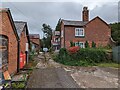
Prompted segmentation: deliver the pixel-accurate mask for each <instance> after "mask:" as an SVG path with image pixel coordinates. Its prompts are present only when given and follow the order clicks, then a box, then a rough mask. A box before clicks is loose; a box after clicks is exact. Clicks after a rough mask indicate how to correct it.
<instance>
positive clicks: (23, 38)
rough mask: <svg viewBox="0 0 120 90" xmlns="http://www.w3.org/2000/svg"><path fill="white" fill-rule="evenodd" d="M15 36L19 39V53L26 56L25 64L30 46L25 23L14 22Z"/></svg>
mask: <svg viewBox="0 0 120 90" xmlns="http://www.w3.org/2000/svg"><path fill="white" fill-rule="evenodd" d="M14 24H15V27H16V30H17V34H18V36H19V39H20V53H22V54H25V55H26V62H28V53H29V46H30V39H29V31H28V27H27V22H23V21H14Z"/></svg>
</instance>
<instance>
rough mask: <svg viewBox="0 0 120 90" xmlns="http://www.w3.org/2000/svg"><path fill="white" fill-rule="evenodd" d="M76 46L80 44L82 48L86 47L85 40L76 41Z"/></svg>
mask: <svg viewBox="0 0 120 90" xmlns="http://www.w3.org/2000/svg"><path fill="white" fill-rule="evenodd" d="M75 46H80V47H81V48H85V46H84V42H75Z"/></svg>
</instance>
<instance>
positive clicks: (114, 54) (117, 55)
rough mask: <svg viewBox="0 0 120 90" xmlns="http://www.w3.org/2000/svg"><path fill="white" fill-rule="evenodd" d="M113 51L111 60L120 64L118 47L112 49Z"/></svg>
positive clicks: (119, 47) (119, 49)
mask: <svg viewBox="0 0 120 90" xmlns="http://www.w3.org/2000/svg"><path fill="white" fill-rule="evenodd" d="M112 51H113V60H114V61H116V62H118V63H120V46H116V47H113V48H112Z"/></svg>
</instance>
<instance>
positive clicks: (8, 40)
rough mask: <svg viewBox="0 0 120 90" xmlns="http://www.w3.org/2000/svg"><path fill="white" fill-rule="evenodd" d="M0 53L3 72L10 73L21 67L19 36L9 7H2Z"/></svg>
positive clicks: (0, 11) (0, 13) (0, 16)
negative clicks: (0, 54)
mask: <svg viewBox="0 0 120 90" xmlns="http://www.w3.org/2000/svg"><path fill="white" fill-rule="evenodd" d="M0 53H2V56H1V58H2V59H0V60H2V61H1V62H2V65H0V67H2V70H3V72H5V71H8V72H9V73H10V75H13V74H14V73H16V72H17V71H18V69H19V63H18V61H19V37H18V34H17V31H16V28H15V25H14V21H13V19H12V15H11V13H10V10H9V9H6V8H5V9H0Z"/></svg>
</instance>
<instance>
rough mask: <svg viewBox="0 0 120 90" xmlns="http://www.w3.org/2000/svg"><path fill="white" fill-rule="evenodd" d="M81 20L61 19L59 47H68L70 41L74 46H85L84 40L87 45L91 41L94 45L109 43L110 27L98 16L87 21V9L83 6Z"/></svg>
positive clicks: (90, 43)
mask: <svg viewBox="0 0 120 90" xmlns="http://www.w3.org/2000/svg"><path fill="white" fill-rule="evenodd" d="M82 17H83V20H82V21H71V20H63V19H62V20H61V40H60V41H61V48H62V47H65V48H69V47H70V41H72V42H74V43H75V45H76V46H80V47H81V48H84V47H85V42H86V41H88V43H89V45H90V46H91V45H92V42H95V43H96V46H97V47H99V46H103V47H104V46H107V45H110V44H111V28H110V26H109V25H108V24H107V23H106V22H105V21H104V20H102V19H101V18H100V17H99V16H97V17H95V18H93V19H92V20H90V21H89V10H88V9H87V7H84V8H83V12H82Z"/></svg>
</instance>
